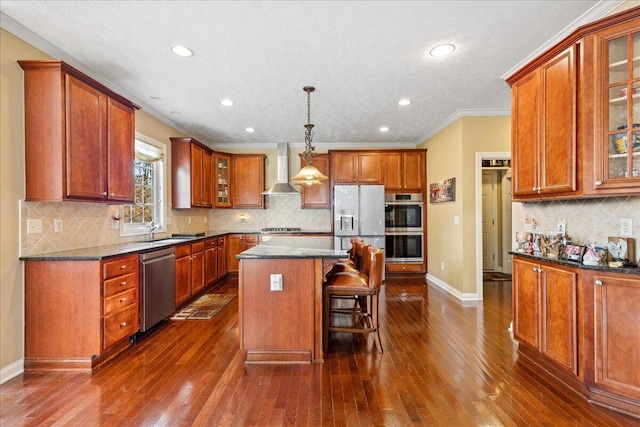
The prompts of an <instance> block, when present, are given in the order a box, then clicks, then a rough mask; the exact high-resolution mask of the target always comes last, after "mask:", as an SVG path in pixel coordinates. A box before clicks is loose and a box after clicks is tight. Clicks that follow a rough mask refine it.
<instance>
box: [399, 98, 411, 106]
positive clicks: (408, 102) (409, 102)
mask: <svg viewBox="0 0 640 427" xmlns="http://www.w3.org/2000/svg"><path fill="white" fill-rule="evenodd" d="M409 104H411V100H410V99H401V100H400V101H398V105H409Z"/></svg>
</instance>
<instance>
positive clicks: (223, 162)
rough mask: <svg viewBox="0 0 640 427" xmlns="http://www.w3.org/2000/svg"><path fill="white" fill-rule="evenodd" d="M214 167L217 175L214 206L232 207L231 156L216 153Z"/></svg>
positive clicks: (215, 176) (215, 177)
mask: <svg viewBox="0 0 640 427" xmlns="http://www.w3.org/2000/svg"><path fill="white" fill-rule="evenodd" d="M214 166H215V170H216V172H217V173H215V174H214V175H213V176H214V179H215V180H216V181H215V186H214V187H215V190H214V195H215V197H214V206H215V207H216V208H230V207H231V188H230V181H229V180H230V179H231V156H230V155H228V154H223V153H215V156H214Z"/></svg>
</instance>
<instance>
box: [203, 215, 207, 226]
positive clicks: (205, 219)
mask: <svg viewBox="0 0 640 427" xmlns="http://www.w3.org/2000/svg"><path fill="white" fill-rule="evenodd" d="M202 219H203V220H204V223H205V224H206V223H207V217H206V216H203V217H202Z"/></svg>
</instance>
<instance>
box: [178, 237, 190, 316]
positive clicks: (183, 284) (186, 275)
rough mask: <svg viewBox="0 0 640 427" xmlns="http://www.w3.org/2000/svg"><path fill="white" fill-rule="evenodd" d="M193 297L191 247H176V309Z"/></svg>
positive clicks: (187, 245) (188, 245)
mask: <svg viewBox="0 0 640 427" xmlns="http://www.w3.org/2000/svg"><path fill="white" fill-rule="evenodd" d="M190 297H191V245H190V244H185V245H178V246H176V307H178V306H180V305H182V304H183V303H185V302H186V301H187V300H188V299H189V298H190Z"/></svg>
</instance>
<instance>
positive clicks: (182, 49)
mask: <svg viewBox="0 0 640 427" xmlns="http://www.w3.org/2000/svg"><path fill="white" fill-rule="evenodd" d="M171 52H173V53H175V54H176V55H178V56H193V51H192V50H191V49H189V48H188V47H186V46H180V45H178V44H176V45H173V46H171Z"/></svg>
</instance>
